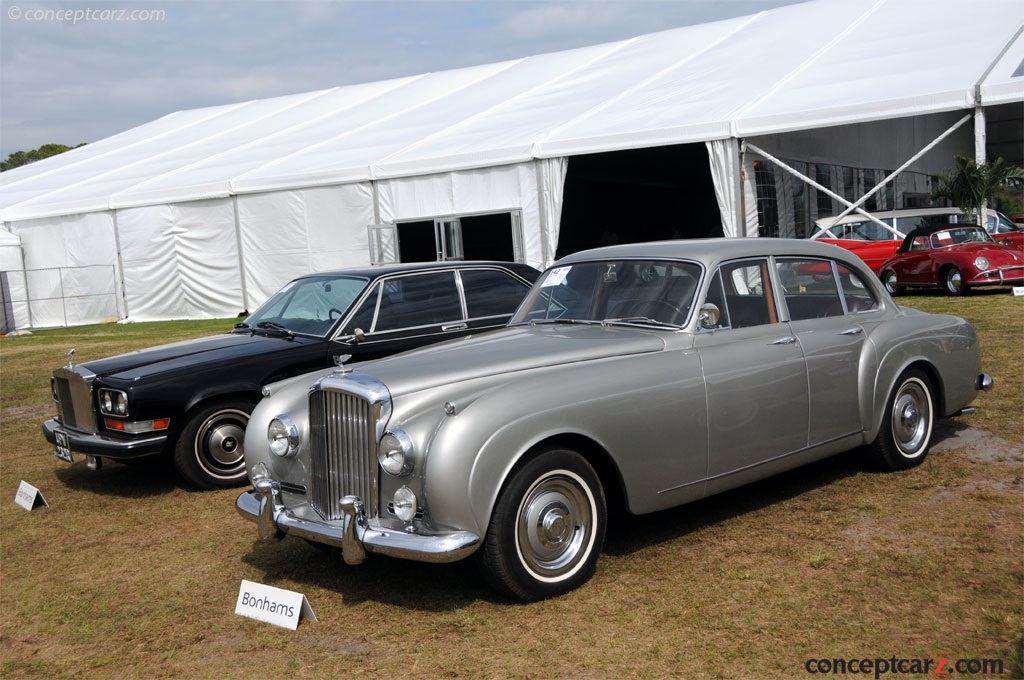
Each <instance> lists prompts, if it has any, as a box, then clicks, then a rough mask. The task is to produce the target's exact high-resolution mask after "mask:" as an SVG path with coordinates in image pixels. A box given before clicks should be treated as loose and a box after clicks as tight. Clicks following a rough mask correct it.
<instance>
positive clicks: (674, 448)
mask: <svg viewBox="0 0 1024 680" xmlns="http://www.w3.org/2000/svg"><path fill="white" fill-rule="evenodd" d="M991 384H992V380H991V378H990V377H989V376H987V375H985V374H984V373H982V372H981V366H980V356H979V348H978V339H977V336H976V334H975V331H974V328H973V327H972V326H971V325H970V324H969V323H968V322H967V321H965V320H963V319H961V318H958V317H954V316H940V315H933V314H926V313H923V312H919V311H916V310H913V309H907V308H903V307H899V306H898V305H896V304H894V303H893V301H892V299H891V298H890V297H889V295H888V294H887V293H886V292H885V290H884V289H883V288H882V286H881V285H880V283H879V281H878V279H877V278H876V277H875V276H874V275H873V274H872V273H871V271H870V270H869V269H868V268H867V267H866V266H865V265H864V263H863V262H862V261H861V260H859V259H858V258H857V257H856V256H854V255H852V254H850V253H848V252H847V251H844V250H842V249H840V248H837V247H835V246H830V245H825V244H820V243H814V242H802V241H797V240H791V239H710V240H691V241H666V242H659V243H641V244H632V245H623V246H613V247H608V248H600V249H596V250H590V251H586V252H580V253H576V254H574V255H571V256H569V257H566V258H564V259H562V260H560V261H558V262H557V263H555V265H554V266H552V267H551V268H550V269H548V270H547V271H546V272H544V273H543V274H542V275H541V277H540V278H539V279H538V280H537V282H536V284H534V287H533V289H532V290H531V292H530V293H529V295H528V296H527V298H526V299H525V300H524V302H523V303H522V305H521V306H520V308H519V310H518V311H517V312H516V314H515V315H514V316H513V317H512V320H511V321H510V322H509V324H508V326H507V327H505V328H502V329H499V330H495V331H490V332H486V333H481V334H479V335H475V336H470V337H467V338H463V339H460V340H453V341H450V342H446V343H442V344H440V345H435V346H432V347H429V348H426V349H422V350H414V351H412V352H407V353H403V354H400V355H397V356H393V357H390V358H387V359H381V360H379V361H373V362H369V363H363V364H360V365H359V367H358V368H349V367H346V366H344V365H342V366H339V367H338V368H336V369H334V370H328V371H321V372H319V373H315V374H307V375H304V376H300V377H297V378H292V379H290V380H285V381H282V382H279V383H274V384H271V385H269V386H267V387H265V388H264V399H263V401H261V402H260V403H259V404H258V406H257V407H256V410H255V411H254V412H253V414H252V417H251V420H250V421H249V426H248V428H247V430H246V435H245V459H246V460H245V463H246V469H247V471H248V474H249V478H250V480H251V481H252V484H253V487H254V488H253V489H251V490H249V491H246V492H245V493H242V494H241V495H240V496H239V497H238V500H237V502H236V507H237V509H238V511H239V512H240V513H241V515H242V516H243V517H245V518H247V519H249V520H251V521H253V522H255V523H257V526H258V534H259V536H260V537H261V538H262V539H271V538H280V537H282V536H284V535H285V534H291V535H295V536H300V537H303V538H305V539H308V540H311V541H314V542H319V543H324V544H327V545H330V546H335V547H338V548H340V549H341V551H342V553H343V556H344V560H345V561H346V562H347V563H349V564H358V563H360V562H362V561H363V560H364V559H365V558H366V557H367V556H368V555H369V554H384V555H390V556H395V557H402V558H408V559H412V560H423V561H429V562H447V561H454V560H459V559H463V558H466V557H468V556H470V555H473V556H475V557H476V558H477V559H478V561H479V564H480V566H481V567H482V571H483V574H484V577H485V578H486V580H487V581H488V582H489V583H491V584H492V585H493V586H494V587H496V588H497V589H498V590H500V591H501V592H503V593H505V594H507V595H510V596H512V597H514V598H518V599H522V600H528V601H529V600H538V599H542V598H546V597H551V596H556V595H560V594H562V593H565V592H567V591H569V590H572V589H574V588H577V587H579V586H580V585H582V584H583V583H585V582H586V581H587V580H588V579H589V578H590V577H591V575H592V574H593V573H594V570H595V566H596V563H597V559H598V556H599V555H600V553H601V548H602V544H603V541H604V535H605V528H606V524H607V517H608V512H609V510H611V509H621V510H625V511H626V512H628V513H632V514H634V515H642V514H645V513H651V512H655V511H657V510H662V509H664V508H668V507H671V506H675V505H679V504H682V503H687V502H689V501H693V500H697V499H700V498H704V497H706V496H709V495H711V494H715V493H718V492H720V491H724V490H727V489H731V488H734V487H737V486H740V485H742V484H746V483H748V482H753V481H755V480H758V479H762V478H764V477H767V476H769V475H773V474H776V473H778V472H781V471H783V470H788V469H790V468H793V467H796V466H798V465H803V464H805V463H809V462H811V461H815V460H819V459H821V458H824V457H827V456H831V455H834V454H837V453H839V452H842V451H847V450H849V449H853V448H856V447H865V448H864V451H865V454H866V456H867V458H868V460H869V462H871V463H872V464H873V465H875V466H877V467H880V468H882V469H886V470H902V469H907V468H911V467H914V466H916V465H919V464H920V463H921V462H922V461H923V460H924V458H925V456H926V455H927V453H928V447H929V444H930V442H931V438H932V428H933V425H934V421H935V419H936V418H941V417H950V416H956V415H959V414H961V413H964V412H969V411H970V410H972V409H970V408H969V404H970V403H971V402H972V400H974V399H975V397H976V396H977V394H978V391H979V389H988V388H989V387H991Z"/></svg>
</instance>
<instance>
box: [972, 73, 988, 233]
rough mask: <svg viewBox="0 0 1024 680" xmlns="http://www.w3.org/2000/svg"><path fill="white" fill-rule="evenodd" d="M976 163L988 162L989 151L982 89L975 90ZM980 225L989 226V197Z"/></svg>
mask: <svg viewBox="0 0 1024 680" xmlns="http://www.w3.org/2000/svg"><path fill="white" fill-rule="evenodd" d="M974 92H975V94H974V101H975V102H976V103H975V105H974V162H975V163H977V164H978V165H984V164H985V163H987V162H988V151H987V150H986V148H985V146H986V142H987V138H986V129H985V128H986V125H985V108H984V107H983V106H982V105H981V88H980V87H977V86H976V87H975V88H974ZM978 224H980V225H982V226H985V225H986V224H988V197H984V198H983V199H982V201H981V214H979V215H978Z"/></svg>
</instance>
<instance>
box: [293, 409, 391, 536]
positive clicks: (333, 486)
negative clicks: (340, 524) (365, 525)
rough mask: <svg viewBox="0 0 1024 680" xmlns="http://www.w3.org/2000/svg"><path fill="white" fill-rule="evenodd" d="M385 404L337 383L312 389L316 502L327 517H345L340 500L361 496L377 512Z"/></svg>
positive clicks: (313, 494) (312, 500)
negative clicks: (379, 437) (379, 435)
mask: <svg viewBox="0 0 1024 680" xmlns="http://www.w3.org/2000/svg"><path fill="white" fill-rule="evenodd" d="M379 416H380V406H379V405H377V404H373V403H371V402H370V401H367V400H366V399H364V398H363V397H361V396H357V395H354V394H350V393H348V392H341V391H336V390H331V389H320V390H315V391H313V392H311V393H310V395H309V425H310V455H311V458H312V460H311V461H310V471H311V482H312V483H311V484H310V487H311V488H310V490H309V491H310V493H309V498H310V505H312V506H313V509H314V510H316V511H317V512H318V513H320V515H321V516H322V517H323V518H324V519H327V520H338V519H341V518H342V513H341V510H340V508H339V504H338V501H339V500H340V499H341V498H342V497H343V496H358V497H359V499H360V500H361V501H362V502H363V505H364V507H365V509H366V514H367V516H369V517H375V516H376V515H377V437H376V426H377V419H378V418H379Z"/></svg>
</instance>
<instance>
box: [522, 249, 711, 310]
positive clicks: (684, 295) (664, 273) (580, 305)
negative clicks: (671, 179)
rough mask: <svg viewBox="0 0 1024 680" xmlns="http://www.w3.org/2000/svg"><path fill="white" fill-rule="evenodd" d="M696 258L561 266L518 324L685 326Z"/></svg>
mask: <svg viewBox="0 0 1024 680" xmlns="http://www.w3.org/2000/svg"><path fill="white" fill-rule="evenodd" d="M700 272H701V268H700V265H698V264H697V263H695V262H676V261H662V260H607V261H599V262H581V263H579V264H572V265H564V266H556V267H553V268H552V269H549V270H548V271H547V272H545V273H544V274H543V275H542V276H541V277H540V279H538V282H537V283H536V284H535V285H534V287H533V289H532V290H531V291H530V294H529V296H527V298H526V300H525V301H524V302H523V304H522V305H521V306H520V307H519V310H518V311H517V312H516V315H515V317H513V319H512V323H513V324H517V323H520V324H521V323H606V324H607V323H625V324H650V325H664V324H670V325H673V326H681V325H683V324H685V323H686V320H687V319H688V318H689V316H690V309H691V308H692V306H693V297H694V293H695V292H696V290H697V283H698V282H699V281H700Z"/></svg>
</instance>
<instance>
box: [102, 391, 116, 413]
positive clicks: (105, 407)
mask: <svg viewBox="0 0 1024 680" xmlns="http://www.w3.org/2000/svg"><path fill="white" fill-rule="evenodd" d="M100 408H101V410H102V411H103V412H104V413H111V414H112V413H113V412H114V398H113V396H112V395H111V394H110V392H106V391H104V392H103V393H102V394H100Z"/></svg>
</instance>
